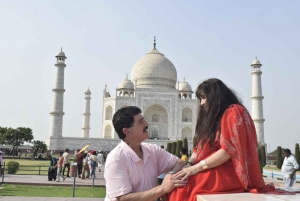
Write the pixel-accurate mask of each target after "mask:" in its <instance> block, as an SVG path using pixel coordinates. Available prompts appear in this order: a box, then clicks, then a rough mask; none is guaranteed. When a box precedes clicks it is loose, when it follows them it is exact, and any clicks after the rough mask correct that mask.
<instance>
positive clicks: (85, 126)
mask: <svg viewBox="0 0 300 201" xmlns="http://www.w3.org/2000/svg"><path fill="white" fill-rule="evenodd" d="M84 94H85V97H84V99H85V101H84V109H83V112H84V113H83V122H82V137H83V138H89V135H90V134H89V133H90V116H91V113H90V106H91V102H90V100H91V94H92V93H91V91H90V90H89V89H88V90H87V91H86V92H85V93H84Z"/></svg>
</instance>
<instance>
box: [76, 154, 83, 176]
mask: <svg viewBox="0 0 300 201" xmlns="http://www.w3.org/2000/svg"><path fill="white" fill-rule="evenodd" d="M76 157H77V172H78V178H81V174H82V164H83V153H82V152H80V149H77V155H76Z"/></svg>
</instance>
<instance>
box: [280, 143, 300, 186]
mask: <svg viewBox="0 0 300 201" xmlns="http://www.w3.org/2000/svg"><path fill="white" fill-rule="evenodd" d="M283 153H284V156H285V158H284V161H283V164H282V167H281V171H282V172H283V177H284V181H285V187H292V186H293V183H294V181H295V179H296V171H297V170H298V169H299V165H298V163H297V160H296V158H295V157H294V156H293V155H292V154H291V150H289V149H285V150H284V151H283Z"/></svg>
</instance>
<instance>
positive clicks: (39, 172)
mask: <svg viewBox="0 0 300 201" xmlns="http://www.w3.org/2000/svg"><path fill="white" fill-rule="evenodd" d="M39 175H41V166H39Z"/></svg>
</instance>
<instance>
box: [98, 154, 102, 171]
mask: <svg viewBox="0 0 300 201" xmlns="http://www.w3.org/2000/svg"><path fill="white" fill-rule="evenodd" d="M97 159H98V169H99V172H101V169H102V165H103V154H102V151H100V150H99V153H98V155H97Z"/></svg>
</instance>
